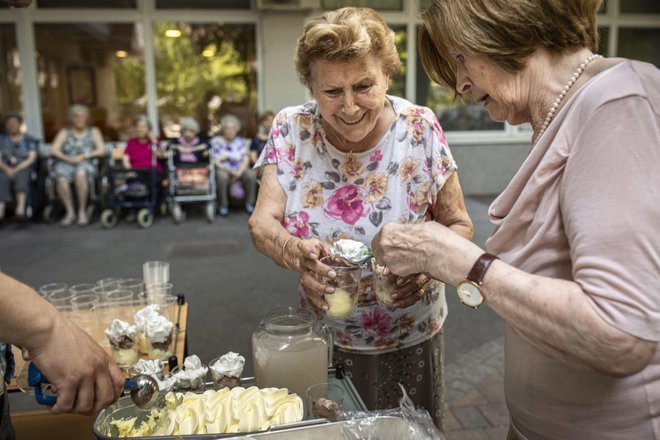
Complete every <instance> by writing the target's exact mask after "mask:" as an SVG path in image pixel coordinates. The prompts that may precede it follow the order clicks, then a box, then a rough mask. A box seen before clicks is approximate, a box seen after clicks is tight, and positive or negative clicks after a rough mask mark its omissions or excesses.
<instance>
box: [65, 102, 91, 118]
mask: <svg viewBox="0 0 660 440" xmlns="http://www.w3.org/2000/svg"><path fill="white" fill-rule="evenodd" d="M78 113H84V114H85V116H87V117H88V118H89V107H87V106H86V105H84V104H73V105H72V106H71V107H69V112H68V115H69V119H73V116H74V115H76V114H78Z"/></svg>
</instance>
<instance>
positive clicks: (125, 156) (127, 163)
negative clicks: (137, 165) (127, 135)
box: [121, 151, 133, 169]
mask: <svg viewBox="0 0 660 440" xmlns="http://www.w3.org/2000/svg"><path fill="white" fill-rule="evenodd" d="M121 163H122V165H124V168H126V169H129V168H133V167H132V166H131V158H130V157H129V156H128V154H126V151H124V153H123V154H122V156H121Z"/></svg>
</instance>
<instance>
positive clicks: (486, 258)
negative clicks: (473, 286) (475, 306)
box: [465, 252, 498, 284]
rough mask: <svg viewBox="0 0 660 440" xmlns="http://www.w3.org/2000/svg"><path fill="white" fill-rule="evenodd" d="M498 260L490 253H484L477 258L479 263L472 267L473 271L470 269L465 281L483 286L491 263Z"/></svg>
mask: <svg viewBox="0 0 660 440" xmlns="http://www.w3.org/2000/svg"><path fill="white" fill-rule="evenodd" d="M497 259H498V257H497V256H495V255H493V254H489V253H488V252H485V253H483V254H482V255H481V256H480V257H479V258H477V261H476V262H475V263H474V266H472V269H470V272H469V273H468V275H467V277H466V278H465V279H466V280H468V281H473V282H475V283H477V284H481V282H482V281H483V279H484V277H485V276H486V271H487V270H488V268H489V267H490V265H491V263H492V262H493V261H495V260H497Z"/></svg>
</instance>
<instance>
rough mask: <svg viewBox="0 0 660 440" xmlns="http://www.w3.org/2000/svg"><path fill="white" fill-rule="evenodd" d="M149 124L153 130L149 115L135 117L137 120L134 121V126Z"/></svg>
mask: <svg viewBox="0 0 660 440" xmlns="http://www.w3.org/2000/svg"><path fill="white" fill-rule="evenodd" d="M143 122H144V123H145V124H147V127H149V130H151V121H149V118H147V115H138V116H137V117H136V118H135V121H133V127H137V126H138V125H140V124H141V123H143Z"/></svg>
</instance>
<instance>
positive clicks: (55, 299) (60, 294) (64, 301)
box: [48, 289, 75, 310]
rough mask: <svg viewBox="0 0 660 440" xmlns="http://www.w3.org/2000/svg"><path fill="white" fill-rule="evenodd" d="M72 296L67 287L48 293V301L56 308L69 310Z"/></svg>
mask: <svg viewBox="0 0 660 440" xmlns="http://www.w3.org/2000/svg"><path fill="white" fill-rule="evenodd" d="M74 296H75V294H74V293H72V292H71V290H69V289H63V290H55V291H53V292H51V293H49V294H48V301H50V303H51V304H52V305H54V306H55V308H56V309H58V310H71V298H73V297H74Z"/></svg>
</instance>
